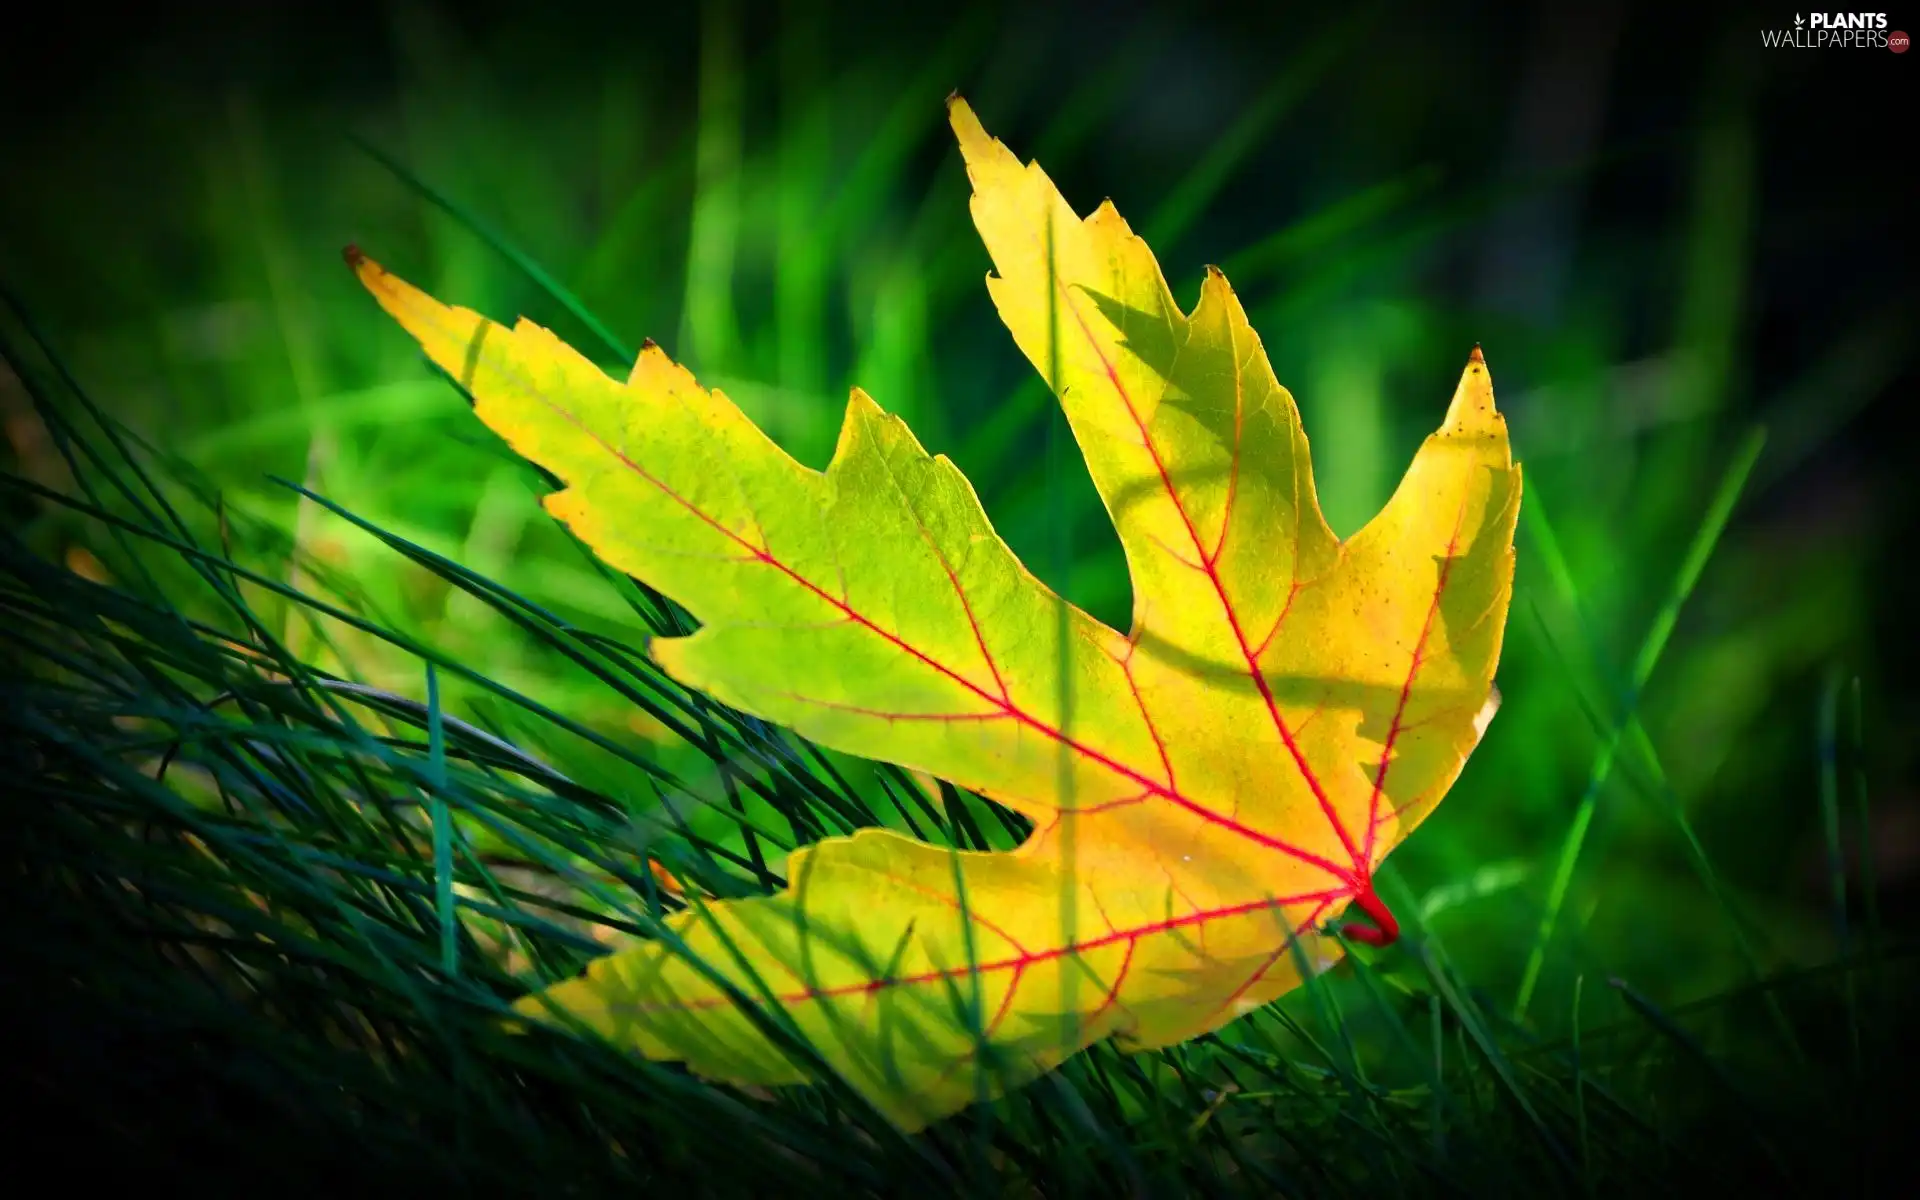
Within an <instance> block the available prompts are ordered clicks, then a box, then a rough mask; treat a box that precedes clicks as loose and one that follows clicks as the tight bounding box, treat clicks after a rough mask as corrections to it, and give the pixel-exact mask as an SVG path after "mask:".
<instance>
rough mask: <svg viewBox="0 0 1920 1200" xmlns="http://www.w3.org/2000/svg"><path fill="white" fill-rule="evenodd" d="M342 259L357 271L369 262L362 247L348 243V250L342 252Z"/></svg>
mask: <svg viewBox="0 0 1920 1200" xmlns="http://www.w3.org/2000/svg"><path fill="white" fill-rule="evenodd" d="M340 257H341V258H343V259H345V260H346V263H347V265H348V266H349V267H352V268H353V269H354V270H356V271H358V270H359V269H360V264H361V263H364V262H366V261H367V254H366V251H364V250H362V249H360V247H359V246H358V245H355V244H354V243H353V242H348V243H347V248H346V249H345V250H342V251H341V252H340Z"/></svg>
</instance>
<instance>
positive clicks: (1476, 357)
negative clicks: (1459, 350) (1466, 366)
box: [1467, 342, 1487, 367]
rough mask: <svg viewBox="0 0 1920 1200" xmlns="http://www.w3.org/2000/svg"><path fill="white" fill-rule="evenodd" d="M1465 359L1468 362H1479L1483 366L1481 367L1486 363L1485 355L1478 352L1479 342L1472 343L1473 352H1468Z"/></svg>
mask: <svg viewBox="0 0 1920 1200" xmlns="http://www.w3.org/2000/svg"><path fill="white" fill-rule="evenodd" d="M1467 361H1468V362H1469V363H1479V364H1480V365H1481V366H1483V367H1484V366H1486V365H1487V358H1486V355H1484V354H1482V353H1480V343H1479V342H1475V343H1474V344H1473V353H1472V354H1469V355H1467Z"/></svg>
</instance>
